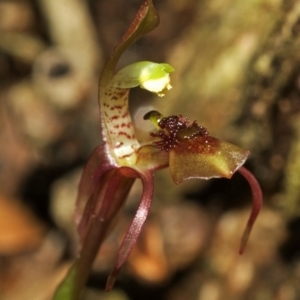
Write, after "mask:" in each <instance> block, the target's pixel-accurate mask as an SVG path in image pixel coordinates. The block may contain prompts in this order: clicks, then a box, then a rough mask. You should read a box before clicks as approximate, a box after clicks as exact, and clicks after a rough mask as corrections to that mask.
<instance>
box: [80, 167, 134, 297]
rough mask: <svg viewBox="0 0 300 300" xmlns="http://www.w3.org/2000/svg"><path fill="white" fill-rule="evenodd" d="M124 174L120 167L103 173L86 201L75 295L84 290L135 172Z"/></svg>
mask: <svg viewBox="0 0 300 300" xmlns="http://www.w3.org/2000/svg"><path fill="white" fill-rule="evenodd" d="M126 175H127V176H124V172H123V170H122V168H115V169H113V170H110V171H108V172H106V173H105V174H103V176H102V177H101V178H100V181H99V184H98V187H97V188H96V189H95V191H94V193H93V195H92V197H90V199H89V203H88V205H87V208H86V212H85V215H86V216H87V217H86V218H85V219H84V226H83V225H82V223H81V225H82V228H81V231H80V233H81V241H82V245H81V251H80V253H79V257H78V260H77V267H76V269H77V271H76V278H75V280H76V284H75V285H74V289H75V291H74V294H76V293H77V292H78V293H79V291H80V290H81V289H82V288H83V286H84V283H85V282H86V279H87V278H88V275H89V272H90V269H91V266H92V263H93V261H94V259H95V257H96V255H97V252H98V250H99V247H100V246H101V244H102V242H103V240H104V238H105V236H106V235H107V234H108V232H109V229H110V227H111V224H112V222H113V220H114V218H115V216H116V215H117V213H118V212H119V211H120V208H121V206H122V205H123V204H124V202H125V201H126V197H127V195H128V192H129V190H130V188H131V186H132V184H133V182H134V180H135V177H136V172H131V173H129V172H126ZM128 175H130V176H128ZM132 175H133V176H132ZM90 202H91V203H92V205H90Z"/></svg>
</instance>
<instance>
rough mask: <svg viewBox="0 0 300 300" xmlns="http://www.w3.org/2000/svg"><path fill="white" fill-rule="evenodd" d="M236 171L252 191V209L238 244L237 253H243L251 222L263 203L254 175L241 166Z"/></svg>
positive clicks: (252, 222)
mask: <svg viewBox="0 0 300 300" xmlns="http://www.w3.org/2000/svg"><path fill="white" fill-rule="evenodd" d="M238 171H239V172H240V173H241V174H242V175H243V176H244V177H245V179H246V180H247V181H248V183H249V185H250V188H251V192H252V211H251V214H250V217H249V220H248V222H247V225H246V228H245V230H244V233H243V236H242V240H241V244H240V249H239V253H240V254H243V252H244V250H245V247H246V244H247V241H248V239H249V235H250V232H251V230H252V227H253V224H254V222H255V220H256V218H257V216H258V214H259V211H260V209H261V207H262V204H263V196H262V191H261V188H260V185H259V183H258V181H257V180H256V178H255V177H254V175H253V174H252V173H251V172H250V171H249V170H247V169H246V168H245V167H241V168H239V169H238Z"/></svg>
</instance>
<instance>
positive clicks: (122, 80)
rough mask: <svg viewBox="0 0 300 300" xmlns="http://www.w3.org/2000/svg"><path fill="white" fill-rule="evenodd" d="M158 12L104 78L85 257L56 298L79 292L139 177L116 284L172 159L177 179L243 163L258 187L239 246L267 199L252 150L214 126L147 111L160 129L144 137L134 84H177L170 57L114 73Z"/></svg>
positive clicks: (133, 32) (88, 192)
mask: <svg viewBox="0 0 300 300" xmlns="http://www.w3.org/2000/svg"><path fill="white" fill-rule="evenodd" d="M158 23H159V17H158V14H157V12H156V10H155V9H154V7H153V4H152V1H151V0H147V1H146V2H145V3H144V4H143V5H142V6H141V8H140V9H139V11H138V13H137V15H136V17H135V19H134V21H133V22H132V24H131V26H130V27H129V29H128V31H127V32H126V33H125V35H124V36H123V38H122V39H121V41H120V43H119V45H118V46H117V47H116V48H115V49H114V51H113V53H112V55H111V57H110V59H109V60H108V62H107V63H106V65H105V67H104V69H103V72H102V75H101V78H100V83H99V86H100V88H99V103H100V113H101V126H102V135H103V139H104V144H103V145H100V146H98V147H97V148H96V149H95V150H94V151H93V153H92V154H91V156H90V158H89V160H88V162H87V165H86V166H85V169H84V171H83V174H82V178H81V182H80V185H79V193H78V199H77V207H76V222H77V224H78V232H79V237H80V250H79V255H78V258H77V260H76V262H75V264H74V265H73V267H72V268H71V270H70V272H69V274H68V276H67V277H66V279H65V281H64V282H63V283H62V284H61V286H60V287H59V288H58V290H57V292H56V294H55V296H54V298H53V299H55V300H58V299H60V300H67V299H70V300H75V299H78V298H79V296H80V293H81V291H82V289H83V287H84V285H85V282H86V280H87V278H88V275H89V272H90V269H91V266H92V263H93V261H94V259H95V256H96V254H97V252H98V250H99V247H100V246H101V244H102V242H103V240H104V238H105V237H106V235H107V234H108V232H109V230H110V227H111V225H112V221H113V220H114V218H115V216H116V215H117V214H118V212H119V211H120V209H121V207H122V206H123V204H124V202H125V201H126V197H127V195H128V193H129V191H130V188H131V186H132V184H133V183H134V181H135V179H140V180H141V182H142V186H143V192H142V196H141V200H140V204H139V206H138V209H137V212H136V214H135V217H134V219H133V221H132V223H131V225H130V227H129V229H128V231H127V233H126V235H125V237H124V239H123V242H122V244H121V246H120V248H119V251H118V254H117V257H116V260H115V263H114V266H113V269H112V271H111V274H110V276H109V278H108V281H107V285H106V291H109V290H111V289H112V287H113V285H114V282H115V280H116V277H117V275H118V273H119V272H120V270H121V268H122V266H123V265H124V263H125V262H126V260H127V258H128V256H129V255H130V253H131V251H132V249H133V247H134V245H135V243H136V241H137V238H138V236H139V234H140V232H141V230H142V226H143V224H144V222H145V220H146V218H147V215H148V213H149V210H150V206H151V202H152V197H153V190H154V181H153V174H154V172H155V171H156V170H159V169H162V168H166V167H169V169H170V173H171V176H172V178H173V180H174V182H175V183H176V184H179V183H181V182H183V181H185V180H188V179H191V178H199V179H210V178H216V177H225V178H231V177H232V175H233V174H234V173H235V172H236V171H238V172H240V173H241V174H242V175H243V176H244V177H245V179H246V180H247V181H248V182H249V184H250V187H251V189H252V196H253V207H252V212H251V215H250V218H249V221H248V224H247V226H246V229H245V231H244V235H243V237H242V242H241V246H240V253H242V252H243V250H244V248H245V245H246V243H247V240H248V237H249V234H250V231H251V228H252V226H253V223H254V221H255V219H256V217H257V215H258V213H259V210H260V208H261V205H262V193H261V189H260V187H259V184H258V182H257V181H256V179H255V178H254V176H253V175H252V174H251V173H250V172H249V171H248V170H247V169H245V168H244V167H243V164H244V162H245V161H246V159H247V157H248V155H249V152H248V151H246V150H243V149H241V148H239V147H237V146H235V145H232V144H230V143H227V142H224V141H221V140H219V139H216V138H214V137H211V136H210V135H209V133H208V131H207V130H206V129H205V128H204V127H202V126H200V125H198V123H197V122H196V121H194V122H190V121H189V120H188V119H187V118H186V117H182V116H180V115H179V116H170V117H163V116H162V115H161V114H160V113H158V112H157V111H151V112H149V113H148V114H146V115H145V117H144V118H145V119H148V120H150V121H152V122H153V123H154V125H155V126H156V128H157V130H156V132H152V133H150V136H149V141H148V142H146V143H143V144H140V143H139V141H138V140H137V138H136V136H135V132H134V128H133V125H132V121H131V117H130V114H129V111H128V95H129V90H130V88H133V87H136V86H141V87H142V88H144V89H147V90H149V91H151V92H153V93H155V94H157V95H158V96H163V95H164V94H165V92H166V91H167V90H169V89H170V88H171V85H170V76H169V73H171V72H173V71H174V70H173V68H172V67H171V66H170V65H168V64H158V63H153V62H149V61H143V62H138V63H135V64H132V65H129V66H127V67H125V68H123V69H121V70H120V71H118V72H117V73H115V67H116V64H117V62H118V60H119V58H120V56H121V54H122V53H123V52H124V51H125V50H126V49H127V48H128V47H129V46H130V45H132V44H133V43H134V42H135V41H136V40H137V39H138V38H140V37H142V36H143V35H144V34H146V33H148V32H149V31H151V30H152V29H154V28H155V27H156V26H157V25H158Z"/></svg>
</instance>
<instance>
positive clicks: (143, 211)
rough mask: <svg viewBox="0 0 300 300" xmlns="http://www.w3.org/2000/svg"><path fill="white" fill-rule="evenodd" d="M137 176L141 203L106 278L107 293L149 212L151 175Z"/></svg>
mask: <svg viewBox="0 0 300 300" xmlns="http://www.w3.org/2000/svg"><path fill="white" fill-rule="evenodd" d="M139 176H140V178H141V180H142V184H143V194H142V199H141V203H140V205H139V207H138V210H137V212H136V214H135V217H134V219H133V221H132V223H131V225H130V228H129V230H128V231H127V234H126V236H125V238H124V240H123V242H122V244H121V247H120V249H119V251H118V254H117V258H116V260H115V263H114V267H113V270H112V271H111V273H110V275H109V277H108V280H107V283H106V288H105V290H106V291H107V292H108V291H110V290H111V289H112V288H113V285H114V283H115V280H116V277H117V276H118V274H119V272H120V270H121V268H122V266H123V265H124V263H125V262H126V260H127V259H128V257H129V255H130V253H131V251H132V249H133V247H134V245H135V243H136V241H137V239H138V237H139V234H140V232H141V230H142V226H143V224H144V222H145V220H146V218H147V216H148V213H149V210H150V206H151V202H152V197H153V189H154V181H153V173H152V172H143V173H140V174H139Z"/></svg>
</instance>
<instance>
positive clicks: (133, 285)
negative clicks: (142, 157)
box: [0, 0, 300, 300]
mask: <svg viewBox="0 0 300 300" xmlns="http://www.w3.org/2000/svg"><path fill="white" fill-rule="evenodd" d="M141 2H142V1H141V0H130V1H124V0H85V1H84V0H1V1H0V299H4V300H43V299H50V298H51V295H52V293H53V290H54V288H55V286H56V285H57V284H58V282H59V281H60V280H61V278H62V277H63V276H64V274H65V272H66V270H67V268H68V266H69V264H70V261H71V259H72V258H73V257H74V255H75V252H76V250H75V249H76V234H75V228H74V225H73V222H72V212H73V206H74V200H75V197H76V188H77V182H78V180H79V176H80V172H81V170H82V167H83V165H84V162H85V161H86V160H87V157H88V155H89V153H90V152H91V151H92V149H93V148H94V147H95V146H96V145H98V144H100V143H101V134H100V124H99V112H98V104H97V81H98V78H99V74H100V71H101V68H102V66H103V63H104V62H105V60H106V59H107V57H108V56H109V54H110V52H111V51H112V49H113V47H114V46H115V45H116V44H117V43H118V41H119V39H120V38H121V36H122V34H123V33H124V32H125V30H126V28H127V27H128V25H129V24H130V22H131V20H132V19H133V17H134V15H135V13H136V11H137V9H138V7H139V6H140V4H141ZM154 5H155V6H156V8H157V10H158V12H159V14H160V17H161V24H160V26H159V27H158V28H157V29H155V30H154V31H153V32H151V33H150V34H149V35H147V36H146V37H144V38H143V39H141V40H139V41H138V42H137V43H136V44H135V45H134V46H133V47H132V48H131V49H130V50H128V51H127V52H126V53H125V55H123V57H122V60H121V62H120V67H121V66H123V65H126V64H128V63H131V62H134V61H138V60H153V61H156V62H167V63H170V64H171V65H172V66H173V67H174V68H175V70H176V72H175V73H173V74H172V85H173V89H172V90H171V91H170V92H169V93H168V94H167V96H166V97H164V98H162V99H156V98H155V97H154V96H152V95H149V94H148V93H146V92H145V91H141V90H138V89H135V90H133V91H132V92H131V102H130V109H131V111H132V116H133V118H134V120H135V124H136V126H137V127H138V128H139V131H138V134H139V137H140V139H141V140H142V139H144V138H146V137H147V136H148V132H149V130H151V128H150V129H149V125H148V124H147V122H145V121H143V120H142V116H143V114H144V113H145V112H147V111H149V110H151V109H153V108H155V109H157V110H159V111H160V112H161V113H163V114H164V115H171V114H183V115H186V116H188V117H189V118H190V119H191V120H194V119H196V120H198V122H199V124H200V125H202V126H205V127H206V128H208V130H209V132H210V134H211V135H212V136H215V137H219V138H222V139H224V140H227V141H230V142H232V143H234V144H237V145H239V146H241V147H243V148H246V149H249V150H250V151H251V157H250V159H249V160H248V162H247V163H246V166H247V167H248V168H249V169H250V170H251V171H252V172H253V173H254V174H255V175H256V177H257V178H258V180H259V182H260V183H261V186H262V188H263V191H264V199H265V205H264V208H263V211H262V212H261V214H260V216H259V219H258V221H257V224H256V225H255V227H254V231H253V234H252V236H251V237H250V242H249V244H248V247H247V249H246V253H245V254H244V255H243V256H242V257H240V256H239V255H238V245H239V241H240V237H241V234H242V230H243V227H244V225H245V223H246V220H247V218H248V215H249V213H250V205H251V195H250V190H249V188H248V186H247V184H246V183H245V182H244V180H243V179H242V178H241V177H240V176H239V175H238V174H236V175H235V176H234V177H233V179H232V180H230V181H228V180H223V179H219V180H210V181H199V180H195V181H190V182H186V183H183V184H181V185H179V186H175V184H173V182H172V181H171V179H170V176H169V173H168V170H164V171H161V172H159V173H157V177H156V194H155V199H154V203H153V208H152V214H151V216H150V218H149V220H148V221H147V224H146V225H145V228H144V231H143V233H142V236H141V237H140V239H139V242H138V244H137V246H136V247H135V250H134V251H133V253H132V255H131V256H130V259H129V262H128V264H127V265H126V267H125V268H124V270H123V272H122V274H121V276H120V277H119V279H118V281H117V285H116V288H115V289H114V291H113V292H111V293H110V294H107V295H105V294H103V292H102V290H103V287H104V284H105V278H106V276H107V274H108V272H109V270H110V267H111V266H112V263H113V258H114V255H115V253H116V251H117V247H118V245H119V244H120V240H121V237H122V235H123V234H124V232H125V230H126V228H127V227H128V224H129V222H130V219H131V218H132V214H133V212H134V208H135V207H136V203H137V202H138V200H139V196H140V191H141V187H140V185H139V183H137V184H136V185H135V186H134V189H133V191H132V193H131V195H130V197H129V199H128V205H127V207H126V208H125V210H124V214H123V215H122V216H121V217H120V220H119V225H118V226H117V228H116V230H115V231H114V232H113V233H112V235H111V236H110V237H109V238H108V240H107V241H106V243H105V244H104V245H103V247H102V249H101V251H100V253H99V257H98V258H97V260H96V262H95V267H94V272H93V274H92V275H91V278H90V281H89V283H88V288H87V291H86V294H85V296H84V299H86V300H93V299H108V300H113V299H115V300H117V299H119V300H126V299H127V300H129V299H130V300H140V299H142V300H147V299H157V300H159V299H161V300H181V299H186V300H223V299H234V300H235V299H236V300H242V299H243V300H244V299H251V300H260V299H263V300H269V299H270V300H271V299H272V300H273V299H275V300H294V299H295V300H296V299H300V287H299V282H300V239H299V238H300V218H299V216H300V209H299V208H300V206H299V201H300V118H299V114H300V68H299V67H300V51H299V49H300V47H299V46H300V2H299V1H297V0H247V1H240V0H222V1H221V0H154ZM141 100H142V101H141Z"/></svg>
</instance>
